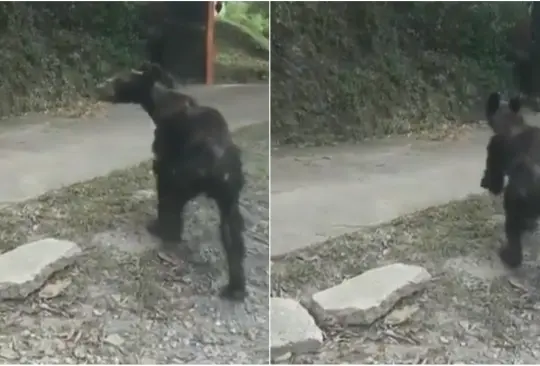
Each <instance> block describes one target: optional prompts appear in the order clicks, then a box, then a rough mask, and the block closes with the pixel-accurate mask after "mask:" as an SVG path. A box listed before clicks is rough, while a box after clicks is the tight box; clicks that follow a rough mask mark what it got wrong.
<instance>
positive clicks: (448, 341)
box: [439, 336, 450, 344]
mask: <svg viewBox="0 0 540 366" xmlns="http://www.w3.org/2000/svg"><path fill="white" fill-rule="evenodd" d="M439 340H440V341H441V343H442V344H448V343H450V340H449V339H448V338H446V337H445V336H440V337H439Z"/></svg>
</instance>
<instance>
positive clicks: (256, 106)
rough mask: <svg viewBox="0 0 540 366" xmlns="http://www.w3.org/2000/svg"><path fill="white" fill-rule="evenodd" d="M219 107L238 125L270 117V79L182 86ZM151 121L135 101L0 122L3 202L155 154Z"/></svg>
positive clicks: (200, 99) (133, 162) (85, 177)
mask: <svg viewBox="0 0 540 366" xmlns="http://www.w3.org/2000/svg"><path fill="white" fill-rule="evenodd" d="M183 91H184V92H186V93H188V94H192V95H193V96H195V97H196V98H198V99H199V101H200V102H201V103H203V104H207V105H211V106H214V107H217V108H219V109H220V110H221V111H222V113H223V114H224V115H225V117H226V118H227V120H228V121H229V123H230V125H231V128H232V129H236V128H239V127H243V126H246V125H249V124H252V123H257V122H262V121H265V120H268V114H269V110H268V96H269V94H268V84H257V85H221V86H220V85H216V86H210V87H206V86H190V87H185V88H184V89H183ZM152 131H153V126H152V122H151V121H150V119H149V117H148V116H147V115H146V113H144V111H143V110H142V109H141V108H140V107H139V106H135V105H114V106H110V107H108V109H107V110H106V113H105V115H104V116H102V117H98V118H91V119H84V120H76V119H66V118H54V117H46V116H43V115H30V116H27V117H24V118H17V119H13V120H7V121H1V122H0V176H1V177H2V179H1V180H0V205H1V204H5V203H11V202H18V201H23V200H26V199H29V198H32V197H35V196H38V195H40V194H43V193H45V192H47V191H49V190H52V189H56V188H60V187H62V186H65V185H70V184H73V183H76V182H78V181H84V180H88V179H91V178H94V177H97V176H102V175H106V174H108V173H109V172H111V171H112V170H115V169H121V168H124V167H127V166H130V165H134V164H137V163H139V162H141V161H143V160H146V159H148V158H150V157H151V151H150V144H151V140H152Z"/></svg>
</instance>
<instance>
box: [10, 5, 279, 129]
mask: <svg viewBox="0 0 540 366" xmlns="http://www.w3.org/2000/svg"><path fill="white" fill-rule="evenodd" d="M264 4H266V6H267V3H264ZM145 6H146V3H145V2H73V1H66V2H3V3H0V30H1V33H0V47H1V49H2V52H1V53H0V73H1V75H2V83H0V118H5V117H9V116H13V115H20V114H24V113H26V112H30V111H33V112H55V113H57V112H59V111H61V112H67V114H69V115H71V116H80V115H82V114H85V113H87V112H91V111H93V110H94V108H95V106H96V105H95V103H93V102H92V101H91V99H89V98H87V97H88V96H89V95H91V94H92V91H93V89H94V87H95V85H96V83H98V82H100V81H102V80H103V78H105V77H108V76H110V74H111V73H113V72H115V71H117V70H119V69H122V68H126V67H133V66H134V65H137V64H139V63H140V62H141V61H142V59H143V57H144V56H145V54H144V52H145V40H146V37H147V33H148V29H147V24H145V21H146V19H145V13H146V12H147V10H148V9H145ZM227 14H228V15H227V16H226V17H225V18H226V21H228V22H229V23H230V24H235V25H238V27H235V28H234V29H233V30H232V31H231V30H230V29H231V27H227V26H225V27H223V26H221V25H218V26H217V29H216V43H217V44H218V51H219V54H218V56H217V64H218V66H217V68H218V70H217V75H216V78H217V79H218V81H223V80H227V81H240V82H241V81H245V80H250V78H252V77H254V76H255V77H257V78H258V79H260V78H261V75H262V76H263V78H267V77H268V41H266V42H263V41H262V40H261V37H262V39H264V37H265V35H266V37H268V8H266V12H265V10H264V6H261V5H256V4H255V3H254V2H240V3H231V4H227ZM259 14H261V15H259ZM227 17H229V18H227ZM220 23H221V22H220ZM224 28H225V30H223V29H224ZM237 28H238V29H239V30H238V29H237ZM261 44H262V45H265V46H266V50H265V47H262V48H261ZM261 50H262V51H261Z"/></svg>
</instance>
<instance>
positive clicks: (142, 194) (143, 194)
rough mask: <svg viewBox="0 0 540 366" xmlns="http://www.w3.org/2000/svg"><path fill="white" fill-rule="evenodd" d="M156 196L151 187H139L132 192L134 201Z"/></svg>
mask: <svg viewBox="0 0 540 366" xmlns="http://www.w3.org/2000/svg"><path fill="white" fill-rule="evenodd" d="M155 196H156V192H155V191H153V190H151V189H141V190H138V191H137V192H135V193H134V194H133V199H134V200H135V201H147V200H150V199H153V198H154V197H155Z"/></svg>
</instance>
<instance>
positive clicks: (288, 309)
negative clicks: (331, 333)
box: [270, 297, 323, 360]
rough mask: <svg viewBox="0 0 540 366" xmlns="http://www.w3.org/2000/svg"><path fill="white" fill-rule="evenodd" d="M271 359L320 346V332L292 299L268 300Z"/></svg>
mask: <svg viewBox="0 0 540 366" xmlns="http://www.w3.org/2000/svg"><path fill="white" fill-rule="evenodd" d="M270 319H271V328H270V329H271V332H272V333H271V338H270V353H271V357H272V359H274V360H275V359H276V358H279V357H281V356H283V355H285V354H287V353H295V354H301V353H307V352H313V351H316V350H317V349H319V347H320V346H321V345H322V341H323V335H322V331H321V330H320V329H319V327H317V325H316V324H315V320H314V319H313V318H312V317H311V315H310V314H309V313H308V311H307V310H306V309H305V308H304V307H303V306H302V305H300V303H299V302H297V301H295V300H293V299H284V298H279V297H273V298H271V299H270Z"/></svg>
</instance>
